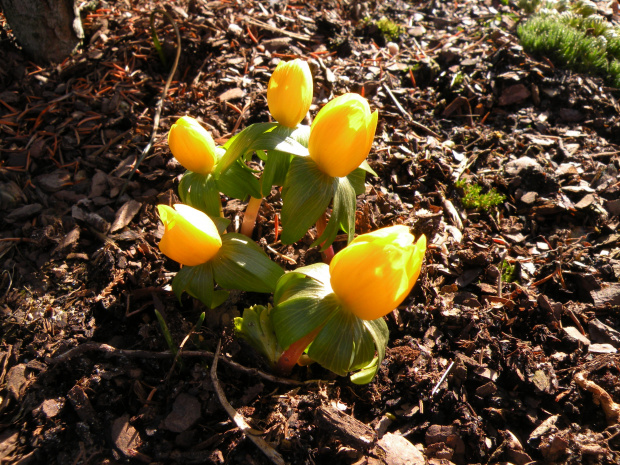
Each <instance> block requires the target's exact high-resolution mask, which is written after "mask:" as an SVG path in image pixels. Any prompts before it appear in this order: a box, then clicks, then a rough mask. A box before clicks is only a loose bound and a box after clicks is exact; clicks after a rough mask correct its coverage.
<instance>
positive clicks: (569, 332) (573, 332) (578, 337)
mask: <svg viewBox="0 0 620 465" xmlns="http://www.w3.org/2000/svg"><path fill="white" fill-rule="evenodd" d="M563 331H564V336H565V337H566V339H568V341H569V342H572V343H573V344H577V343H579V344H583V345H584V346H589V345H590V339H588V338H587V337H585V336H584V335H583V334H581V331H579V330H578V329H577V328H575V327H574V326H565V327H564V328H563Z"/></svg>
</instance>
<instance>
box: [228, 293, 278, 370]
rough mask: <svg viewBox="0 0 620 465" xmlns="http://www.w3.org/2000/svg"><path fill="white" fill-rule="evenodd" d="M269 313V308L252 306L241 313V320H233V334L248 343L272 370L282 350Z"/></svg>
mask: <svg viewBox="0 0 620 465" xmlns="http://www.w3.org/2000/svg"><path fill="white" fill-rule="evenodd" d="M271 311H272V309H271V307H270V306H269V307H265V306H263V305H253V306H252V307H250V308H246V309H245V310H244V311H243V318H235V320H234V324H235V334H236V335H237V336H239V337H242V338H243V339H245V340H246V341H248V342H249V343H250V345H251V346H252V347H254V348H255V349H256V350H257V351H258V352H259V353H261V354H262V355H263V357H265V358H266V359H267V361H268V362H269V364H270V365H271V367H272V368H273V367H274V366H275V365H276V363H277V362H278V359H279V358H280V355H281V354H282V348H281V347H280V345H279V344H278V340H277V339H276V334H275V332H274V331H273V325H272V324H271V315H270V313H271Z"/></svg>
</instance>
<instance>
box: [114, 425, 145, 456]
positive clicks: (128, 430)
mask: <svg viewBox="0 0 620 465" xmlns="http://www.w3.org/2000/svg"><path fill="white" fill-rule="evenodd" d="M111 433H112V440H113V441H114V445H115V446H116V447H117V448H118V449H119V450H120V451H121V452H122V453H123V454H125V455H126V456H127V457H134V455H135V454H134V451H135V450H137V449H138V448H139V447H140V445H141V443H142V440H141V438H140V433H139V432H138V431H137V430H136V429H135V428H134V427H133V426H131V425H130V424H129V415H123V416H122V417H119V418H117V419H116V420H114V423H112V431H111Z"/></svg>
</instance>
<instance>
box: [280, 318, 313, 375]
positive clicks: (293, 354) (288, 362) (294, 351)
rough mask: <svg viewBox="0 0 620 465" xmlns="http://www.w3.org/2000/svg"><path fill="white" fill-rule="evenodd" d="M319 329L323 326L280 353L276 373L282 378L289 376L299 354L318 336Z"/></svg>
mask: <svg viewBox="0 0 620 465" xmlns="http://www.w3.org/2000/svg"><path fill="white" fill-rule="evenodd" d="M321 329H323V326H320V327H318V328H316V329H315V330H314V331H312V332H310V333H308V334H306V335H305V336H304V337H302V338H301V339H299V340H297V341H296V342H293V343H292V344H291V345H290V346H289V347H288V349H286V350H285V351H284V352H282V355H280V358H279V359H278V363H277V364H276V371H277V372H278V373H280V374H281V375H284V376H286V375H289V374H290V373H291V371H293V367H294V366H295V364H296V363H297V360H299V357H301V354H303V353H304V350H306V347H308V346H309V345H310V343H311V342H312V341H314V338H315V337H316V336H317V335H318V334H319V331H321Z"/></svg>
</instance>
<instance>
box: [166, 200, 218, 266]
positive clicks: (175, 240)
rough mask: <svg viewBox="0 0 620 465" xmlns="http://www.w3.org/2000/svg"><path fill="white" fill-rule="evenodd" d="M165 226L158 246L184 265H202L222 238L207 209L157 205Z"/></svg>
mask: <svg viewBox="0 0 620 465" xmlns="http://www.w3.org/2000/svg"><path fill="white" fill-rule="evenodd" d="M157 210H158V211H159V218H160V219H161V221H162V223H164V226H165V228H166V230H165V232H164V235H163V237H162V238H161V241H160V242H159V249H160V250H161V251H162V253H163V254H164V255H166V256H167V257H169V258H171V259H173V260H174V261H177V262H179V263H181V264H182V265H186V266H196V265H202V264H203V263H206V262H208V261H209V260H210V259H211V258H213V257H214V256H215V254H217V252H218V250H220V247H221V246H222V238H221V237H220V234H219V233H218V231H217V227H216V226H215V223H213V220H212V219H211V218H209V216H208V215H207V214H206V213H203V212H201V211H200V210H196V209H195V208H193V207H190V206H189V205H183V204H180V203H179V204H176V205H174V208H172V207H169V206H167V205H157Z"/></svg>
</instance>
